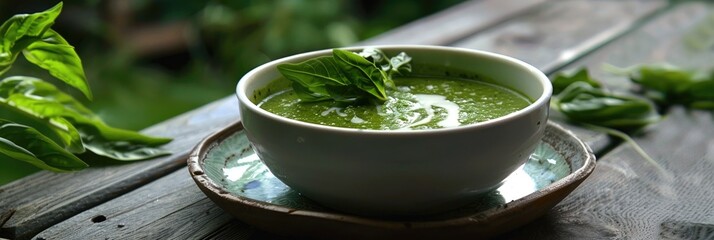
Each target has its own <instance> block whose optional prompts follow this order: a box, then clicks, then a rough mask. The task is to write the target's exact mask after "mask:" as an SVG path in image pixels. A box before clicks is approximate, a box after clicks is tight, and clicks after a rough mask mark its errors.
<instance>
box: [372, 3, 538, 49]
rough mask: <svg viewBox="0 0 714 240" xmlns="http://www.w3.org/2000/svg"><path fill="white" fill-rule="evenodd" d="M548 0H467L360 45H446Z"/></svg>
mask: <svg viewBox="0 0 714 240" xmlns="http://www.w3.org/2000/svg"><path fill="white" fill-rule="evenodd" d="M545 1H546V0H482V1H475V0H472V1H467V2H464V3H461V4H459V5H456V6H453V7H451V8H449V9H446V10H444V11H441V12H439V13H436V14H434V15H431V16H428V17H425V18H422V19H419V20H416V21H414V22H411V23H409V24H406V25H404V26H401V27H399V28H396V29H394V30H391V31H389V32H386V33H384V34H381V35H379V36H376V37H374V38H371V39H367V40H366V41H364V42H361V43H360V45H380V44H428V45H446V44H449V43H452V42H454V41H457V40H459V39H461V38H464V37H467V36H470V35H473V34H474V33H476V32H478V31H481V30H483V29H486V28H488V27H491V26H493V25H496V24H498V23H500V22H503V21H505V20H507V19H509V18H512V17H514V16H516V15H518V14H521V13H523V12H526V11H529V10H531V9H534V8H535V7H537V6H539V5H540V4H542V3H543V2H545Z"/></svg>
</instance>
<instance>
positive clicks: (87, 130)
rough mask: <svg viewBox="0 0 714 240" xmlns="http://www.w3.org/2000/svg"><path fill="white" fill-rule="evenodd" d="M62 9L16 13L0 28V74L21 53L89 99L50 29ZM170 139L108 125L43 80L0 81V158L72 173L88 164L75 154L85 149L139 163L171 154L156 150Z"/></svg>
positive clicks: (75, 65)
mask: <svg viewBox="0 0 714 240" xmlns="http://www.w3.org/2000/svg"><path fill="white" fill-rule="evenodd" d="M61 10H62V3H61V2H60V3H59V4H57V5H56V6H54V7H52V8H50V9H48V10H46V11H44V12H39V13H33V14H19V15H15V16H13V17H12V18H10V19H9V20H7V21H6V22H5V23H3V24H2V26H0V75H2V74H3V73H5V72H7V71H8V70H9V69H10V67H12V64H13V63H14V62H15V60H16V59H17V57H18V56H19V55H20V53H22V55H23V56H24V57H25V58H26V59H27V60H28V61H29V62H30V63H33V64H35V65H37V66H39V67H41V68H43V69H46V70H48V71H49V73H50V75H52V76H54V77H56V78H57V79H59V80H61V81H63V82H65V83H67V84H68V85H70V86H72V87H74V88H76V89H78V90H79V91H80V92H82V93H83V94H84V96H85V97H87V98H88V99H92V93H91V91H90V88H89V85H88V84H87V79H86V76H85V74H84V69H83V68H82V63H81V60H80V59H79V56H78V55H77V53H76V52H75V51H74V47H72V46H71V45H69V43H67V41H66V40H65V39H64V38H63V37H62V36H60V35H59V34H58V33H57V32H55V31H54V30H52V29H51V28H50V27H51V26H52V24H54V20H55V19H56V18H57V16H58V15H59V14H60V11H61ZM169 141H171V139H167V138H156V137H150V136H145V135H142V134H140V133H137V132H134V131H129V130H123V129H118V128H113V127H110V126H108V125H107V124H105V123H104V122H103V121H102V120H101V119H100V118H99V117H98V116H97V115H95V114H94V113H92V111H90V110H89V109H88V108H86V107H85V106H84V105H82V104H81V103H80V102H79V101H77V100H76V99H74V98H73V97H72V96H70V95H69V94H66V93H64V92H62V91H60V90H58V89H57V88H56V87H55V86H54V85H52V84H50V83H48V82H45V81H43V80H40V79H37V78H32V77H25V76H11V77H6V78H4V79H2V80H0V160H20V161H25V162H28V163H30V164H32V165H34V166H36V167H39V168H42V169H46V170H52V171H58V172H62V171H74V170H80V169H83V168H86V167H87V166H88V165H87V163H85V162H84V161H82V160H80V159H79V158H78V157H76V156H75V154H80V153H83V152H85V151H86V150H89V151H91V152H93V153H95V154H96V155H99V156H104V157H107V158H109V159H113V160H120V161H130V160H140V159H147V158H153V157H156V156H161V155H165V154H169V153H168V152H167V151H165V150H162V149H160V148H158V146H160V145H163V144H165V143H167V142H169Z"/></svg>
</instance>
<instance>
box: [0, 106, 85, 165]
mask: <svg viewBox="0 0 714 240" xmlns="http://www.w3.org/2000/svg"><path fill="white" fill-rule="evenodd" d="M0 118H3V119H7V120H9V121H12V122H15V123H19V124H22V125H27V126H29V127H31V128H33V129H36V130H37V131H38V132H40V133H42V134H43V135H45V136H47V137H48V138H49V139H51V140H52V141H53V142H55V143H57V144H58V145H60V146H62V147H64V148H65V149H67V150H68V151H71V152H74V153H81V152H84V146H83V145H82V140H81V137H80V136H79V132H78V131H77V130H76V129H74V127H71V124H68V123H67V122H66V121H62V120H58V119H48V118H42V117H40V116H37V115H33V114H31V113H29V112H26V111H24V110H22V109H19V108H17V107H16V106H11V105H10V104H8V103H6V102H4V101H0Z"/></svg>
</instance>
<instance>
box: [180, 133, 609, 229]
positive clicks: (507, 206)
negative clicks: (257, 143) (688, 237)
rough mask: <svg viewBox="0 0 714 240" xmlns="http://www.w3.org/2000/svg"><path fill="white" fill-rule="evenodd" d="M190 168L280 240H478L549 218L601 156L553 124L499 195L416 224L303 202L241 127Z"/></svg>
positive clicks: (201, 152)
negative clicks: (283, 238)
mask: <svg viewBox="0 0 714 240" xmlns="http://www.w3.org/2000/svg"><path fill="white" fill-rule="evenodd" d="M188 167H189V171H190V173H191V175H192V177H193V179H194V181H195V182H196V183H197V184H198V186H199V188H200V189H201V190H202V191H203V192H204V193H205V194H206V195H207V196H208V197H209V198H210V199H211V200H213V201H214V202H215V203H216V204H218V205H219V206H221V207H222V208H223V209H225V210H226V211H227V212H229V213H231V214H232V215H234V216H235V217H236V218H238V219H240V220H242V221H244V222H246V223H249V224H252V225H254V226H256V227H258V228H261V229H263V230H266V231H269V232H273V233H276V234H280V235H287V236H303V237H319V238H333V239H335V238H337V239H343V238H349V239H353V238H367V239H380V238H382V239H390V238H397V237H400V238H404V237H406V238H412V239H414V238H435V237H439V238H445V237H447V238H473V237H486V236H493V235H496V234H499V233H503V232H506V231H509V230H512V229H514V228H517V227H519V226H521V225H523V224H526V223H528V222H529V221H532V220H534V219H536V218H537V217H539V216H541V215H543V214H544V213H545V212H546V211H548V209H550V208H552V207H553V206H555V205H556V204H557V203H558V202H560V201H561V200H562V199H563V198H565V197H566V196H567V195H568V194H569V193H570V192H571V191H573V190H574V189H575V188H576V187H577V186H578V185H579V184H580V183H581V182H582V181H583V180H584V179H585V178H586V177H588V176H589V175H590V173H591V172H592V171H593V169H594V167H595V157H594V155H593V154H592V151H591V150H590V148H589V147H587V145H585V144H584V143H583V142H582V141H580V140H579V139H578V138H576V137H575V136H574V135H573V134H572V133H570V132H569V131H567V130H565V129H563V128H562V127H560V126H558V125H556V124H553V123H549V124H548V127H547V128H546V133H545V137H544V138H543V140H542V141H541V143H540V144H539V145H538V147H537V148H536V151H535V152H534V153H533V154H532V155H531V157H530V159H529V160H528V161H527V162H526V163H525V164H524V165H523V166H522V167H520V168H519V169H518V170H516V171H515V172H514V173H513V174H511V175H510V176H509V177H508V178H507V179H506V180H505V181H504V183H503V185H501V186H500V187H499V188H498V189H496V190H494V191H491V192H489V193H486V194H483V196H482V197H480V198H479V199H478V200H476V201H474V202H473V203H471V204H469V205H467V206H464V207H461V208H459V209H457V210H453V211H449V212H444V213H440V214H436V215H429V216H419V217H410V218H373V217H364V216H356V215H351V214H346V213H342V212H339V211H336V210H332V209H329V208H326V207H322V206H320V205H319V204H317V203H315V202H313V201H311V200H310V199H307V198H305V197H303V196H301V195H300V194H299V193H297V192H296V191H294V190H292V189H290V187H288V186H286V185H285V184H283V183H282V182H281V181H280V180H278V179H277V178H275V176H273V175H272V174H271V173H270V171H269V170H268V168H267V167H266V166H265V165H263V163H262V162H261V161H260V159H259V158H258V156H257V155H256V154H255V152H254V151H253V149H252V148H251V146H250V143H249V142H248V139H247V137H246V135H245V134H244V132H243V128H242V125H241V124H240V122H238V123H235V124H233V125H231V126H229V127H227V128H225V129H223V130H222V131H219V132H217V133H215V134H213V135H212V136H209V137H208V138H206V139H204V140H203V141H202V142H201V143H200V144H199V145H198V146H197V147H196V148H195V149H194V151H193V152H192V154H191V155H190V156H189V159H188ZM326 181H329V180H326ZM364 194H369V193H368V192H365V193H364Z"/></svg>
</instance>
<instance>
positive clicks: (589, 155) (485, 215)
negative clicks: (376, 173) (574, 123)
mask: <svg viewBox="0 0 714 240" xmlns="http://www.w3.org/2000/svg"><path fill="white" fill-rule="evenodd" d="M242 129H243V126H242V123H241V122H240V121H236V122H234V123H232V124H230V125H229V126H228V127H226V128H224V129H222V130H220V131H217V132H215V133H213V134H211V135H210V136H208V137H206V138H204V139H203V140H202V141H201V142H200V143H199V144H198V145H196V147H195V148H194V149H193V151H192V152H191V154H190V155H189V157H188V160H187V161H188V170H189V173H190V174H191V177H192V178H193V179H194V181H195V182H196V184H197V185H198V186H199V188H200V189H201V190H202V191H203V192H204V193H205V194H206V195H207V196H208V197H209V198H211V200H213V201H214V202H216V203H217V204H218V205H219V206H221V207H222V208H224V207H223V206H222V204H221V203H220V202H218V201H217V200H216V199H219V198H220V199H223V200H227V201H229V202H232V203H234V204H240V205H243V206H244V207H249V208H254V209H256V210H259V211H267V212H270V213H272V214H286V215H289V216H301V217H308V218H319V219H323V220H330V221H338V222H342V223H349V224H356V225H362V226H370V227H378V228H386V229H391V230H398V229H412V230H413V229H430V228H442V227H453V226H463V225H472V224H479V223H483V222H487V221H489V220H490V219H497V218H499V216H502V215H511V214H514V212H517V211H522V209H521V208H523V207H526V206H528V205H530V204H533V203H534V202H536V201H537V200H539V199H541V198H543V197H545V196H548V195H549V194H552V193H555V192H558V191H562V190H563V189H564V188H567V187H572V189H574V188H575V186H577V185H579V184H580V183H581V182H582V181H583V180H585V178H587V177H588V176H589V175H590V174H591V173H592V171H593V170H594V168H595V156H594V154H593V152H592V150H591V149H590V147H589V146H587V144H585V143H583V142H582V140H580V139H579V138H577V137H576V136H575V135H574V134H573V133H572V132H570V131H569V130H567V129H565V128H563V127H562V126H560V125H558V124H556V123H553V122H551V121H549V122H548V127H547V128H546V132H547V131H558V132H560V133H556V134H559V135H564V136H565V137H567V138H571V141H575V142H576V143H577V144H578V151H579V153H578V154H585V157H584V161H583V163H582V166H581V167H580V168H578V169H573V168H574V166H573V163H572V162H571V160H570V159H567V157H566V162H567V164H568V165H569V166H570V174H568V175H567V176H565V177H563V178H562V179H559V180H557V181H555V182H553V183H551V184H549V185H548V186H546V187H544V188H542V189H540V190H536V191H535V192H533V193H530V194H528V195H526V196H524V197H521V198H519V199H516V200H513V201H511V202H507V203H505V204H504V205H505V206H504V207H494V208H491V209H487V210H484V211H481V212H478V213H476V214H473V215H467V216H460V217H455V218H450V219H439V220H428V219H426V220H425V219H423V218H420V219H417V220H414V221H411V220H409V219H406V220H405V219H399V220H392V219H381V218H371V217H365V216H357V215H351V214H348V213H340V212H322V211H316V210H304V209H296V208H291V207H287V206H283V205H278V204H273V203H268V202H263V201H260V200H255V199H252V198H248V197H244V196H237V195H233V194H231V193H230V192H228V191H227V190H225V189H223V188H222V187H220V185H218V184H216V183H215V182H214V181H213V180H212V179H211V178H209V177H208V174H206V171H205V170H204V168H203V164H204V160H205V157H204V156H205V155H206V153H208V152H209V151H210V150H211V149H212V148H213V147H214V146H215V145H216V144H220V141H222V140H224V139H225V138H227V137H229V136H231V135H232V134H234V133H235V132H236V131H241V130H242ZM546 134H547V133H546ZM556 151H558V152H559V153H560V151H559V150H558V149H556ZM571 185H575V186H571ZM570 191H572V190H570ZM570 191H568V193H569V192H570ZM558 202H559V201H558ZM224 209H225V208H224ZM226 210H228V209H226ZM228 212H231V214H233V215H234V216H235V217H238V218H239V219H242V220H245V221H246V222H249V223H250V222H251V221H249V220H247V219H245V217H250V216H239V215H236V214H234V213H232V211H228Z"/></svg>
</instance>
